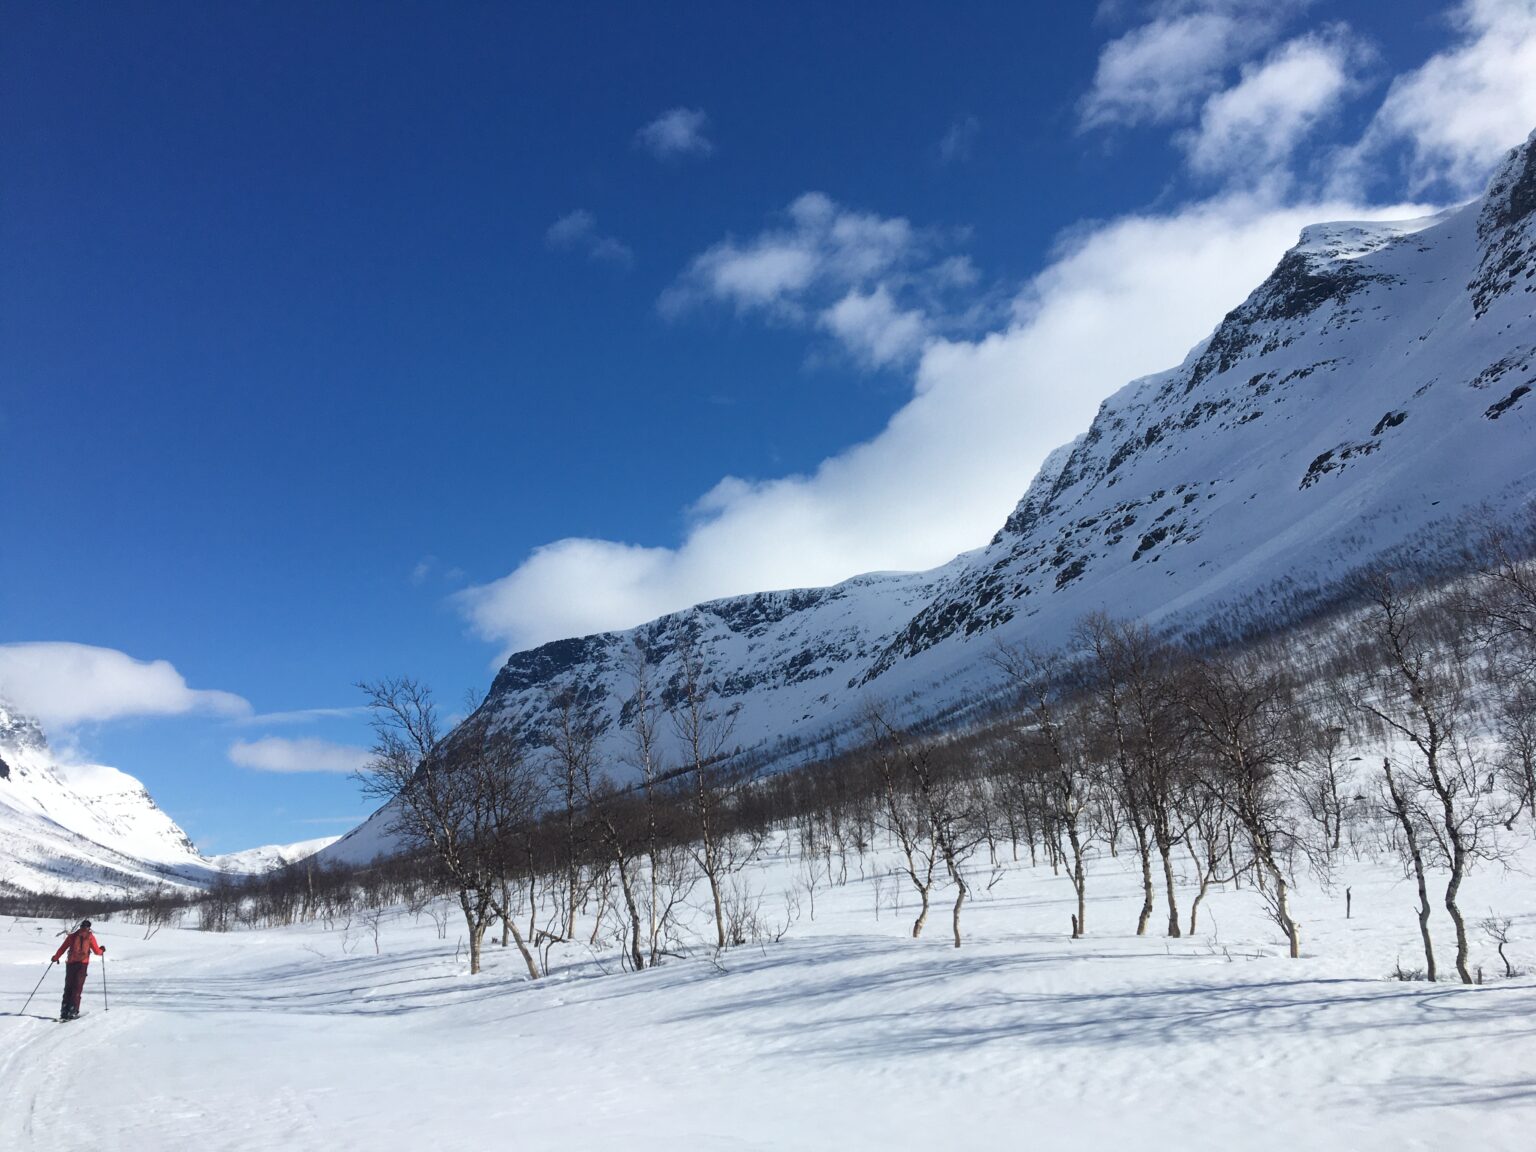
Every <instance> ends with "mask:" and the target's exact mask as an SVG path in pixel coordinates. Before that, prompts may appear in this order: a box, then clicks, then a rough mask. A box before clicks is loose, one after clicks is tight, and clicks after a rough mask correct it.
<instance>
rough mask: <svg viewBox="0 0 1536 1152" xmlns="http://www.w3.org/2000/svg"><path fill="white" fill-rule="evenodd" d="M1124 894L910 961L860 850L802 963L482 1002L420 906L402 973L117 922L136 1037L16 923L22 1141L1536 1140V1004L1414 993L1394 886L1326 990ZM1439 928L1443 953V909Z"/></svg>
mask: <svg viewBox="0 0 1536 1152" xmlns="http://www.w3.org/2000/svg"><path fill="white" fill-rule="evenodd" d="M1005 851H1006V850H1005ZM1518 863H1519V864H1520V867H1519V868H1518V869H1516V870H1513V871H1510V872H1508V873H1501V872H1496V871H1492V870H1485V871H1483V872H1479V873H1474V875H1473V877H1472V880H1471V882H1470V889H1471V890H1470V891H1469V893H1468V894H1467V898H1466V900H1465V906H1466V907H1467V908H1468V909H1469V910H1473V909H1483V908H1486V907H1488V906H1490V905H1491V906H1493V907H1495V908H1497V910H1498V911H1499V913H1500V914H1501V915H1509V916H1512V917H1514V919H1515V929H1514V933H1513V939H1514V940H1515V941H1516V944H1515V945H1514V952H1515V958H1516V960H1517V962H1521V963H1524V964H1530V963H1532V962H1536V884H1533V881H1532V879H1531V875H1530V873H1531V866H1532V865H1536V853H1532V852H1531V851H1530V849H1529V848H1527V849H1526V850H1525V854H1524V855H1523V856H1522V858H1521V860H1520V861H1519V862H1518ZM892 864H893V860H892V859H890V858H889V857H887V858H885V859H884V861H883V867H884V868H889V867H890V866H891V865H892ZM1128 868H1129V861H1125V860H1111V859H1102V860H1099V861H1098V862H1097V863H1096V864H1095V866H1094V868H1093V870H1092V874H1091V877H1090V882H1089V883H1090V887H1089V901H1090V903H1089V908H1088V916H1089V936H1088V938H1087V939H1084V940H1079V941H1075V942H1074V941H1071V940H1069V939H1068V938H1067V933H1066V931H1065V928H1066V924H1067V919H1068V915H1069V912H1070V910H1071V908H1072V907H1073V898H1072V894H1071V888H1070V883H1069V881H1068V880H1067V879H1066V877H1065V876H1062V877H1056V876H1052V875H1051V871H1050V869H1049V867H1048V866H1046V865H1044V864H1043V863H1042V864H1041V865H1040V866H1039V867H1033V868H1032V867H1030V866H1029V864H1028V860H1027V855H1026V858H1025V861H1024V862H1023V863H1021V864H1017V865H1015V864H1013V863H1012V862H1011V861H1008V860H1006V859H1005V861H1004V865H1003V869H1002V874H1001V876H1000V878H999V879H998V881H997V883H996V884H995V885H993V886H992V887H991V888H990V890H989V889H987V886H986V881H987V879H988V876H987V869H986V868H985V867H979V868H978V872H977V874H976V875H975V876H973V880H979V881H981V882H980V883H977V884H976V888H977V890H978V891H977V898H976V901H975V903H974V904H973V905H971V906H969V907H968V908H967V911H966V914H965V921H964V925H965V928H966V932H967V940H966V944H965V946H964V947H963V948H961V949H959V950H956V949H954V948H953V947H952V946H950V943H949V941H948V939H947V937H946V934H945V929H946V927H947V910H946V909H945V908H944V907H943V906H942V905H936V907H935V910H934V913H933V916H932V917H931V918H930V924H929V928H928V930H927V932H926V933H925V935H924V937H923V938H922V939H920V940H915V941H914V940H912V939H911V938H910V935H909V932H910V922H911V917H912V915H913V901H912V899H911V897H910V896H909V895H907V894H905V893H903V895H902V906H901V909H900V911H899V912H897V911H896V910H894V909H893V908H892V906H891V901H892V897H893V894H894V893H896V892H898V891H899V890H900V885H899V884H898V883H897V878H896V877H894V876H890V875H885V874H882V871H881V862H878V861H877V860H876V859H875V858H869V859H866V861H865V862H864V863H863V865H862V866H861V865H860V863H859V862H858V860H857V859H856V858H853V857H851V856H850V861H849V878H848V881H847V883H846V884H845V885H843V886H841V887H832V888H825V887H823V888H822V889H820V890H819V891H818V892H817V894H816V919H815V920H814V921H812V920H811V919H810V918H809V914H808V910H807V908H806V896H805V893H804V892H801V894H800V901H801V905H802V915H801V917H800V918H799V919H798V920H797V921H796V922H795V923H794V924H793V926H792V927H791V928H790V930H789V933H788V935H787V936H786V937H785V938H784V939H783V941H782V942H780V943H777V944H773V943H768V944H763V945H753V946H746V947H742V948H739V949H736V950H733V951H730V952H727V953H725V954H724V956H723V957H722V958H721V960H720V962H719V964H718V965H717V964H715V963H713V962H711V960H710V959H709V958H708V955H707V953H705V952H702V951H701V952H699V953H698V954H697V955H694V956H692V957H689V958H684V959H679V960H676V961H674V962H672V963H669V964H667V965H664V966H663V967H661V968H658V969H653V970H650V971H647V972H643V973H638V974H636V973H629V972H625V971H621V970H620V968H619V964H618V961H617V959H616V957H615V955H614V954H612V953H597V954H594V953H591V952H589V951H588V950H586V949H579V950H578V949H571V950H570V951H568V952H566V953H564V954H560V953H556V956H555V962H554V972H553V975H552V976H550V977H549V978H547V979H546V980H544V981H541V982H538V983H530V982H528V981H527V980H526V979H524V978H523V977H522V975H521V972H520V965H519V963H518V960H517V957H516V954H515V952H511V951H510V950H509V952H508V953H503V952H501V950H500V949H498V948H495V947H491V948H490V949H489V953H490V956H489V960H488V971H487V972H486V973H485V974H483V975H481V976H479V977H470V976H468V975H467V974H466V965H465V963H464V960H463V957H462V955H461V956H459V957H457V958H456V957H455V946H456V944H457V942H458V939H459V937H460V936H461V934H462V929H461V928H460V927H459V926H458V925H456V924H453V923H452V921H450V926H449V931H448V936H447V939H445V940H439V939H438V938H437V931H436V929H435V928H434V927H433V925H432V924H431V922H430V921H429V920H426V919H423V920H421V921H420V922H415V921H413V919H412V918H411V917H410V916H409V915H408V914H406V913H405V912H404V911H403V910H395V911H394V912H392V913H391V914H390V918H389V919H387V920H386V922H385V923H384V924H383V926H382V928H381V931H380V936H379V945H378V948H379V950H378V954H377V955H376V954H375V952H374V942H373V938H372V934H371V932H370V931H369V930H368V929H367V928H366V927H359V924H358V922H356V921H354V922H353V923H352V924H351V925H350V926H344V925H342V924H341V923H336V924H335V925H333V926H332V927H331V928H330V929H329V930H328V929H326V928H325V927H323V926H321V925H318V924H316V925H309V926H304V927H297V928H291V929H280V930H265V931H239V932H233V933H230V934H227V935H215V934H204V933H199V932H196V931H193V930H190V929H189V930H175V929H165V930H162V931H161V932H159V933H158V934H157V935H155V936H154V937H153V938H152V939H149V940H143V939H141V938H140V937H141V936H142V929H139V928H137V927H135V926H133V925H128V924H123V923H121V922H118V921H111V922H107V923H103V922H101V921H100V920H98V922H97V925H96V928H97V932H98V935H99V936H100V938H101V939H102V940H103V942H105V943H106V944H107V946H108V949H109V957H110V965H111V966H110V970H109V980H110V989H109V990H110V995H111V1010H110V1011H109V1012H105V1013H104V1012H102V1010H101V1009H102V976H101V971H100V968H99V966H98V965H93V972H92V974H91V979H90V982H89V984H88V996H87V1000H86V1006H87V1008H88V1009H89V1011H90V1015H88V1016H87V1017H86V1018H85V1019H84V1020H82V1021H81V1022H79V1023H78V1024H74V1025H70V1026H69V1027H68V1029H63V1028H61V1027H60V1026H58V1025H55V1024H53V1023H52V1022H51V1021H48V1020H46V1019H44V1018H43V1017H44V1016H46V1015H48V1014H51V1013H52V1012H53V1011H54V1009H55V1005H56V1004H57V997H58V995H59V989H60V986H61V976H60V975H59V974H58V973H51V972H50V974H49V977H48V979H47V980H46V981H45V983H44V986H43V990H42V991H41V992H39V993H38V998H37V999H36V1000H34V1001H33V1004H32V1007H31V1008H30V1010H29V1013H30V1014H29V1015H28V1016H19V1015H16V1014H15V1013H16V1012H17V1011H18V1010H19V1008H20V1007H21V1003H22V1001H23V1000H24V999H25V997H26V994H27V992H28V991H29V990H30V989H31V987H32V985H33V984H34V983H35V982H36V980H37V979H38V977H39V975H41V974H42V973H43V971H44V969H45V963H46V960H47V957H48V955H49V954H50V953H51V952H52V949H53V948H54V947H55V946H56V938H55V936H54V932H55V931H56V929H57V926H56V925H53V924H43V923H39V922H35V921H20V922H15V923H11V924H7V925H5V926H3V927H0V1002H3V1004H4V1005H5V1009H6V1013H7V1014H0V1147H5V1148H18V1149H22V1148H27V1149H30V1148H42V1147H53V1146H73V1147H90V1148H96V1149H146V1148H154V1149H164V1150H176V1149H184V1148H185V1149H192V1148H196V1149H199V1150H221V1149H252V1150H254V1149H269V1148H278V1147H280V1148H283V1149H290V1150H305V1149H327V1150H330V1149H334V1148H337V1147H342V1148H361V1147H367V1148H371V1149H379V1150H389V1149H414V1148H450V1147H474V1146H479V1145H500V1144H507V1143H512V1144H516V1145H518V1146H522V1147H533V1148H548V1147H556V1146H563V1147H574V1148H611V1147H625V1148H632V1149H635V1150H637V1152H638V1150H644V1149H679V1148H685V1149H687V1148H731V1149H750V1148H824V1147H836V1148H839V1149H850V1150H851V1149H865V1148H869V1149H876V1148H878V1149H882V1150H889V1149H892V1148H909V1147H931V1148H949V1147H957V1146H963V1147H970V1146H977V1147H998V1146H1002V1145H1003V1144H1004V1143H1005V1142H1006V1143H1015V1142H1017V1141H1018V1140H1020V1139H1021V1138H1022V1139H1024V1140H1026V1141H1027V1142H1028V1143H1029V1144H1030V1145H1031V1146H1034V1147H1044V1148H1062V1147H1074V1148H1084V1149H1098V1148H1110V1147H1124V1148H1152V1149H1156V1148H1178V1149H1184V1150H1189V1149H1205V1148H1211V1149H1215V1148H1220V1149H1236V1148H1241V1149H1276V1150H1280V1149H1284V1150H1285V1152H1294V1150H1295V1149H1298V1148H1305V1149H1309V1150H1310V1149H1319V1150H1327V1149H1353V1150H1371V1149H1383V1150H1386V1149H1393V1150H1398V1149H1414V1148H1425V1149H1428V1148H1443V1147H1452V1146H1461V1145H1462V1144H1464V1143H1466V1142H1468V1141H1475V1143H1476V1144H1477V1145H1478V1146H1479V1147H1481V1148H1489V1149H1515V1148H1527V1147H1529V1146H1530V1132H1531V1130H1532V1127H1531V1126H1532V1124H1533V1123H1536V1045H1533V1044H1532V1043H1531V1020H1532V1016H1533V1012H1536V980H1533V979H1532V978H1531V977H1519V978H1516V979H1513V980H1505V979H1502V978H1495V975H1494V974H1495V972H1496V971H1499V970H1500V969H1499V966H1498V961H1497V957H1496V956H1495V955H1493V952H1492V949H1491V946H1487V945H1486V944H1485V942H1483V941H1481V940H1480V939H1479V940H1477V941H1475V952H1474V956H1473V961H1474V963H1475V964H1482V965H1484V967H1485V970H1486V971H1487V973H1488V979H1489V983H1487V984H1486V985H1484V986H1481V987H1462V986H1460V985H1453V984H1446V983H1442V984H1439V985H1426V984H1422V983H1420V984H1411V983H1400V982H1398V981H1396V980H1392V979H1390V978H1389V974H1390V973H1391V971H1392V969H1393V968H1394V966H1395V965H1396V964H1397V963H1398V962H1399V961H1401V962H1402V963H1403V964H1404V965H1405V966H1412V965H1413V964H1414V963H1415V961H1416V957H1417V956H1418V941H1417V924H1416V921H1415V920H1414V918H1413V915H1412V912H1411V909H1412V906H1413V894H1412V891H1411V887H1410V886H1409V885H1408V884H1407V883H1406V882H1404V881H1403V880H1402V878H1401V875H1400V873H1399V872H1398V870H1397V869H1396V868H1395V866H1386V865H1383V864H1380V863H1376V862H1372V861H1371V860H1369V859H1366V860H1363V861H1355V862H1351V863H1350V864H1348V865H1347V866H1346V868H1345V869H1344V871H1343V873H1342V874H1341V875H1340V877H1339V878H1338V886H1337V887H1335V888H1334V889H1332V890H1330V891H1326V892H1325V891H1323V890H1321V889H1319V888H1318V887H1317V885H1315V884H1308V883H1303V884H1302V886H1301V887H1300V888H1299V890H1298V893H1297V908H1298V911H1299V913H1300V915H1301V916H1302V918H1303V929H1304V932H1305V936H1304V938H1303V939H1304V953H1305V954H1304V956H1303V958H1302V959H1300V960H1297V961H1292V960H1288V959H1286V958H1285V956H1284V950H1283V947H1282V944H1281V941H1280V938H1279V935H1278V932H1277V930H1276V929H1275V928H1274V926H1273V925H1272V924H1271V923H1269V922H1268V921H1267V920H1266V919H1265V917H1264V914H1263V911H1262V907H1261V901H1260V900H1259V899H1258V897H1257V896H1256V895H1255V894H1254V893H1253V892H1252V891H1251V890H1250V889H1248V888H1246V887H1245V888H1243V889H1241V890H1231V889H1226V890H1223V891H1220V892H1216V893H1213V894H1212V895H1211V896H1210V897H1208V899H1207V905H1208V907H1205V908H1203V910H1202V915H1203V918H1204V925H1203V927H1204V930H1203V931H1202V932H1201V933H1200V934H1198V935H1196V936H1193V937H1187V938H1183V939H1178V940H1166V939H1163V938H1160V937H1157V936H1151V935H1149V936H1147V937H1143V938H1137V937H1136V936H1135V935H1134V934H1133V933H1132V931H1131V930H1132V929H1133V927H1134V923H1135V916H1136V910H1137V908H1138V907H1139V894H1138V891H1137V877H1135V876H1134V875H1132V874H1131V872H1130V871H1128ZM877 874H879V875H880V878H879V879H878V880H877V879H876V876H877ZM797 875H799V865H798V862H797V861H796V860H794V859H793V858H792V856H791V857H780V856H778V855H774V856H772V857H770V858H768V859H765V860H763V861H761V862H759V864H757V865H756V866H755V867H754V869H753V871H752V872H751V874H750V876H749V883H750V884H751V885H752V887H753V889H754V890H755V891H758V892H761V893H762V895H763V912H764V915H765V917H766V918H768V919H770V920H772V919H777V920H778V921H780V922H782V921H783V920H784V919H785V918H786V914H785V912H784V908H785V905H784V903H783V899H782V892H783V891H784V890H786V889H788V888H791V887H793V886H794V883H795V877H796V876H797ZM877 885H878V887H879V889H880V892H881V897H882V900H881V904H882V907H881V909H880V912H879V915H878V918H877V915H876V889H877ZM1345 885H1349V886H1351V887H1352V888H1353V896H1354V900H1353V906H1354V917H1353V919H1348V920H1346V919H1345V917H1344V893H1343V887H1344V886H1345ZM1192 894H1193V893H1192V892H1191V891H1190V890H1189V889H1188V888H1187V887H1186V888H1184V889H1183V890H1182V891H1181V896H1182V898H1183V901H1184V903H1185V904H1186V905H1187V903H1188V901H1189V899H1190V898H1191V896H1192ZM941 899H942V895H941ZM696 911H697V912H698V914H700V915H702V910H701V909H700V910H696ZM1186 914H1187V907H1186ZM1154 919H1156V917H1154ZM699 926H700V927H701V928H702V921H701V922H700V925H699ZM1435 927H1436V930H1437V931H1438V932H1439V933H1440V936H1441V940H1440V945H1441V948H1442V949H1443V950H1444V949H1447V948H1448V946H1449V936H1448V924H1447V922H1446V921H1445V917H1444V915H1443V914H1441V915H1439V916H1437V919H1436V923H1435ZM1448 957H1449V952H1448V951H1446V952H1445V953H1444V956H1443V958H1445V959H1448Z"/></svg>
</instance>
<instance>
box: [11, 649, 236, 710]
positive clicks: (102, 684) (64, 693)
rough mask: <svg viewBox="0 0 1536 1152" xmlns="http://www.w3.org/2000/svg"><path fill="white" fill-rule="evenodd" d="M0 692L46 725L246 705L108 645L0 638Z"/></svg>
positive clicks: (165, 663)
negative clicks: (8, 641) (13, 641)
mask: <svg viewBox="0 0 1536 1152" xmlns="http://www.w3.org/2000/svg"><path fill="white" fill-rule="evenodd" d="M0 699H6V700H9V701H10V702H11V703H12V704H13V705H15V707H16V708H18V709H19V710H20V711H22V712H24V713H26V714H27V715H29V716H33V717H35V718H36V719H38V720H39V721H41V722H42V723H43V725H44V726H45V727H46V726H48V725H57V726H60V727H66V728H67V727H69V726H71V725H75V724H81V723H86V722H90V721H102V720H118V719H122V718H125V717H129V716H180V715H183V714H185V713H189V712H209V713H214V714H216V715H221V716H243V715H246V714H248V713H249V712H250V711H251V706H250V704H249V703H247V702H246V701H245V700H244V699H242V698H241V697H239V696H236V695H234V694H233V693H230V692H218V691H213V690H210V689H196V688H189V687H187V682H186V680H184V679H183V678H182V676H181V673H179V672H177V671H176V669H175V668H174V667H173V666H172V665H171V664H170V662H169V661H166V660H151V661H145V660H135V659H134V658H133V657H132V656H129V655H127V654H126V653H123V652H119V651H117V650H116V649H113V648H95V647H92V646H90V645H88V644H71V643H67V642H62V641H59V642H42V643H27V644H0Z"/></svg>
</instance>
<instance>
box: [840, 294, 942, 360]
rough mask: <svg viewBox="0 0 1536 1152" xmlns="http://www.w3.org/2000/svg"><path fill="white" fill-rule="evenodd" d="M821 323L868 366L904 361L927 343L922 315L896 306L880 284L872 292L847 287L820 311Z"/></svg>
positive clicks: (925, 322)
mask: <svg viewBox="0 0 1536 1152" xmlns="http://www.w3.org/2000/svg"><path fill="white" fill-rule="evenodd" d="M821 324H822V327H824V328H826V329H827V330H828V331H829V332H831V333H832V334H833V335H835V336H836V337H837V338H838V339H839V340H840V341H841V342H842V343H843V346H844V347H846V348H847V349H848V350H849V351H851V352H852V353H853V354H854V356H855V357H857V358H858V359H859V360H860V361H861V362H863V363H864V364H866V365H867V366H869V367H871V368H888V367H890V366H891V365H894V364H902V363H906V362H907V361H909V360H911V359H913V358H914V357H915V356H916V355H917V354H918V353H919V352H921V351H922V348H923V345H924V344H926V343H927V342H928V321H927V320H926V318H925V317H924V316H923V314H922V313H921V312H919V311H917V310H916V309H905V310H903V309H901V308H899V307H898V306H897V304H896V302H895V300H894V299H893V298H892V297H891V293H890V291H889V290H888V289H887V288H886V287H885V285H883V284H882V285H880V286H879V287H878V288H876V289H875V290H874V291H873V292H861V291H860V290H859V289H857V288H854V289H850V290H849V292H848V294H847V295H846V296H844V297H843V298H842V299H841V300H839V301H838V302H837V303H836V304H833V305H832V306H831V307H830V308H828V309H826V311H824V312H823V313H822V314H821Z"/></svg>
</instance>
